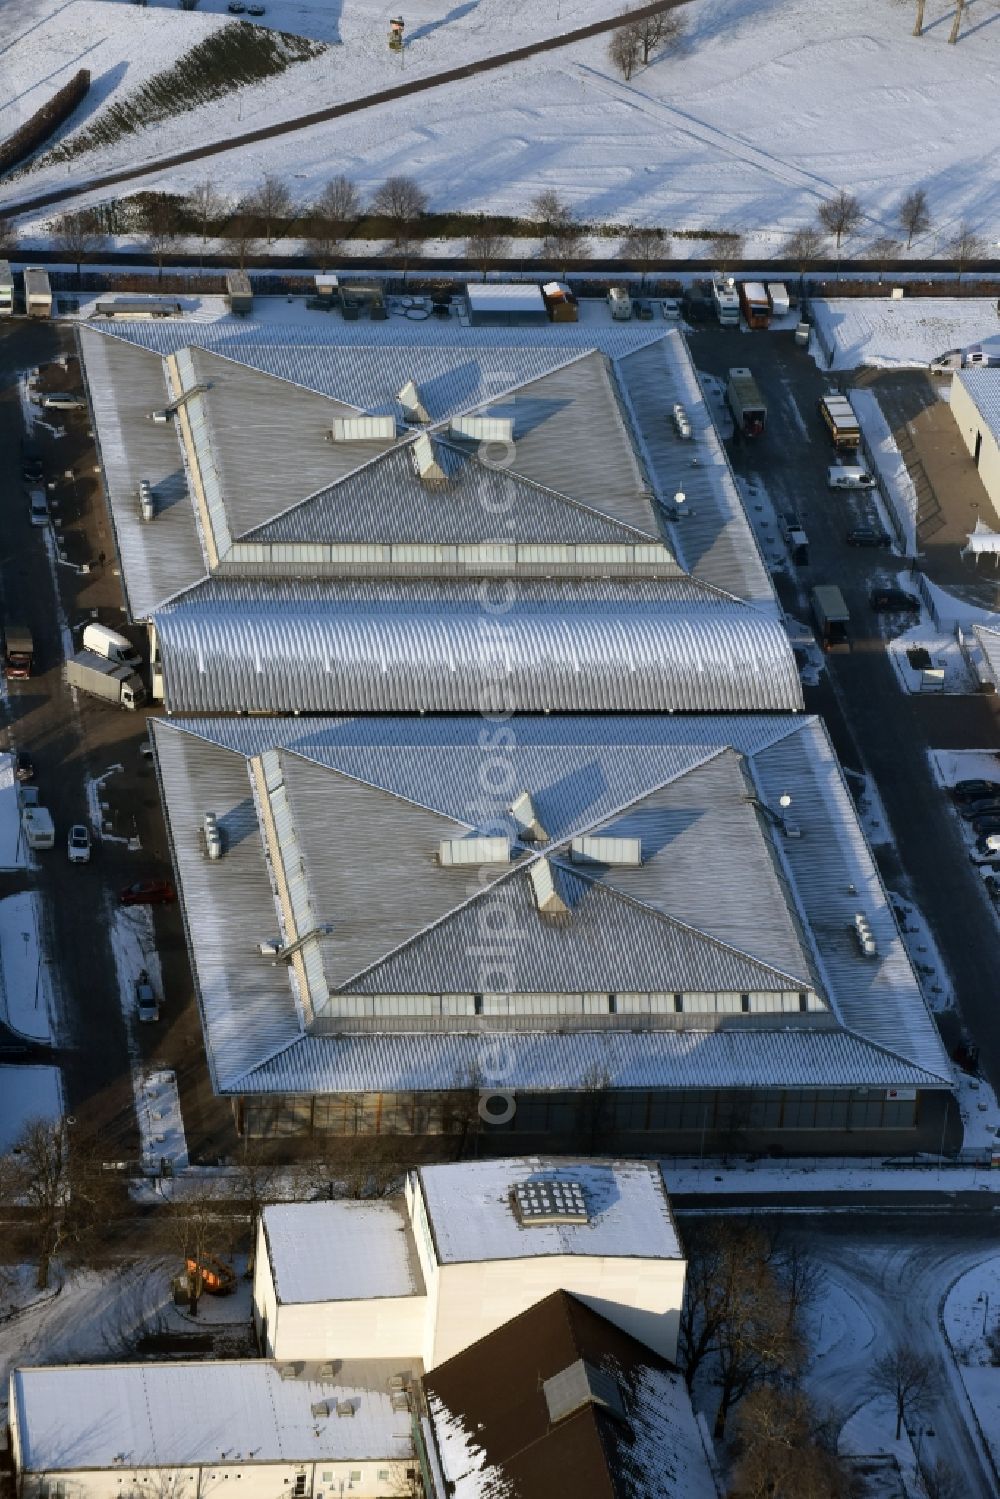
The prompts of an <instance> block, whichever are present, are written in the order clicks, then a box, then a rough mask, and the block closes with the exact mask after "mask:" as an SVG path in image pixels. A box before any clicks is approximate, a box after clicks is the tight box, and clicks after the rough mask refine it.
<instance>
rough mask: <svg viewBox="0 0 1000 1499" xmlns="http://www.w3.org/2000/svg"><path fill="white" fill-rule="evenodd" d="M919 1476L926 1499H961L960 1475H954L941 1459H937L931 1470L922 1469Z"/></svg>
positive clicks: (947, 1464)
mask: <svg viewBox="0 0 1000 1499" xmlns="http://www.w3.org/2000/svg"><path fill="white" fill-rule="evenodd" d="M920 1476H921V1478H922V1479H923V1481H924V1491H925V1492H926V1494H927V1499H962V1496H963V1494H964V1493H965V1485H964V1483H963V1481H962V1477H961V1474H959V1473H956V1472H955V1469H954V1468H953V1467H951V1465H950V1464H949V1463H947V1462H945V1460H944V1458H943V1457H939V1458H938V1460H937V1462H936V1463H935V1464H934V1466H933V1467H932V1468H924V1469H923V1470H922V1472H921V1475H920Z"/></svg>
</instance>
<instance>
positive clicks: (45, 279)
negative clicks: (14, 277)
mask: <svg viewBox="0 0 1000 1499" xmlns="http://www.w3.org/2000/svg"><path fill="white" fill-rule="evenodd" d="M24 307H25V311H26V312H27V314H28V316H29V317H51V316H52V287H51V286H50V284H49V273H48V271H43V270H42V268H41V266H37V265H30V266H28V268H27V270H26V271H25V273H24Z"/></svg>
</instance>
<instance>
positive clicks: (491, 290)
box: [465, 281, 545, 314]
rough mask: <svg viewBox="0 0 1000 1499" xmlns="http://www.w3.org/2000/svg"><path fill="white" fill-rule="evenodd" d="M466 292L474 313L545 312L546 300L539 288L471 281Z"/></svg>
mask: <svg viewBox="0 0 1000 1499" xmlns="http://www.w3.org/2000/svg"><path fill="white" fill-rule="evenodd" d="M465 291H466V295H467V296H468V299H469V306H470V307H471V308H472V311H473V312H540V313H543V314H544V312H545V299H544V297H543V296H542V294H541V291H540V290H539V289H538V287H537V286H533V285H523V284H522V283H520V282H509V281H508V282H500V283H499V284H498V285H493V284H492V283H486V284H484V283H483V282H481V281H479V282H476V281H470V282H469V283H468V284H467V285H466V288H465Z"/></svg>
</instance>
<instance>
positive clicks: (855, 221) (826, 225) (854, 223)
mask: <svg viewBox="0 0 1000 1499" xmlns="http://www.w3.org/2000/svg"><path fill="white" fill-rule="evenodd" d="M816 217H817V218H818V220H819V222H820V226H821V227H822V228H823V229H825V230H826V232H827V234H833V235H836V239H837V249H838V250H839V249H840V245H841V241H842V240H843V239H844V237H845V235H851V234H853V233H854V231H855V229H857V227H858V225H859V224H860V223H861V220H862V218H863V217H864V215H863V213H862V210H861V204H860V203H859V202H858V200H857V198H855V197H852V195H851V194H850V193H848V192H845V191H844V189H843V188H841V189H840V192H839V193H838V194H837V196H836V197H835V198H830V199H829V200H828V201H827V202H826V203H821V204H820V205H819V209H818V211H817V214H816Z"/></svg>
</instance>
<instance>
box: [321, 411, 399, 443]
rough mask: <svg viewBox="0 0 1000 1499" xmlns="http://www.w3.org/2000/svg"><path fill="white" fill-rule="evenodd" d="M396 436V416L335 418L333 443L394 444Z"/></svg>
mask: <svg viewBox="0 0 1000 1499" xmlns="http://www.w3.org/2000/svg"><path fill="white" fill-rule="evenodd" d="M395 436H396V418H395V417H394V416H335V417H334V419H333V432H332V436H331V441H333V442H392V440H393V439H394V437H395Z"/></svg>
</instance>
